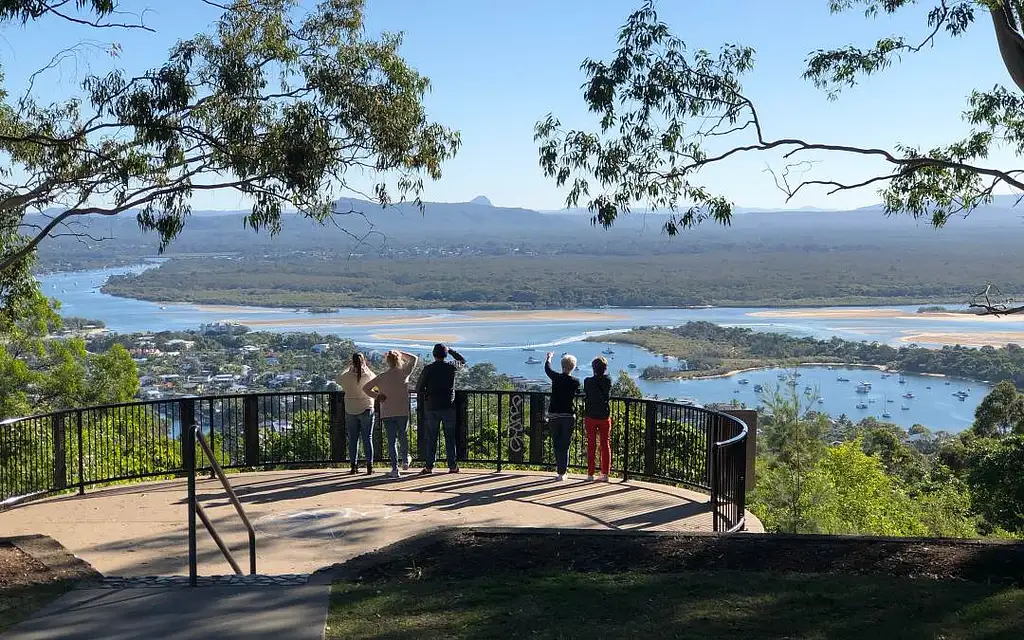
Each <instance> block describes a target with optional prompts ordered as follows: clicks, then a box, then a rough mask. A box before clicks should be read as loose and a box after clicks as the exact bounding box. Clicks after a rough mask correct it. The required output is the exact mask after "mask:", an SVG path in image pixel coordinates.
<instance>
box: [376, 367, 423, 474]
mask: <svg viewBox="0 0 1024 640" xmlns="http://www.w3.org/2000/svg"><path fill="white" fill-rule="evenodd" d="M384 360H385V361H386V362H387V363H388V370H387V371H385V372H384V373H382V374H380V375H379V376H377V377H376V378H374V379H372V380H370V381H369V382H367V383H366V384H364V385H363V392H364V393H366V394H367V395H369V396H370V397H375V398H376V399H377V400H379V401H380V419H381V422H382V423H384V430H385V432H386V433H387V435H388V451H389V452H390V453H391V473H390V474H389V475H390V476H391V477H392V478H397V477H399V476H400V475H401V472H400V471H399V470H398V469H399V466H401V468H402V469H404V470H408V469H409V413H410V410H409V409H410V403H409V376H410V375H412V372H413V369H415V368H416V363H417V362H419V360H420V359H419V358H417V357H416V356H414V355H413V354H411V353H407V352H405V351H388V352H387V353H386V354H384ZM399 460H401V462H399Z"/></svg>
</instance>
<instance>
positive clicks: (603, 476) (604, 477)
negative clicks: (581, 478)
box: [597, 473, 608, 482]
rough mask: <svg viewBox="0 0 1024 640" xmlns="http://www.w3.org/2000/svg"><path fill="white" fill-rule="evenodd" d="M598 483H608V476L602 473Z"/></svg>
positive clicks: (598, 477)
mask: <svg viewBox="0 0 1024 640" xmlns="http://www.w3.org/2000/svg"><path fill="white" fill-rule="evenodd" d="M597 481H598V482H608V476H607V475H605V474H603V473H602V474H601V475H599V476H597Z"/></svg>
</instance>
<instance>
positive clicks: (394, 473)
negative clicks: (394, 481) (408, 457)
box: [388, 469, 402, 478]
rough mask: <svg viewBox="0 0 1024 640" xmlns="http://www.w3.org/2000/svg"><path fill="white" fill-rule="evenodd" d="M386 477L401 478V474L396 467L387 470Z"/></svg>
mask: <svg viewBox="0 0 1024 640" xmlns="http://www.w3.org/2000/svg"><path fill="white" fill-rule="evenodd" d="M388 477H389V478H401V477H402V474H401V473H399V471H398V469H392V470H391V471H389V472H388Z"/></svg>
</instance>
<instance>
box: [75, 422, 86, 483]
mask: <svg viewBox="0 0 1024 640" xmlns="http://www.w3.org/2000/svg"><path fill="white" fill-rule="evenodd" d="M75 422H77V423H78V427H77V429H78V495H80V496H84V495H85V452H84V451H83V450H82V441H83V440H84V438H83V437H82V410H81V409H79V410H78V411H76V412H75Z"/></svg>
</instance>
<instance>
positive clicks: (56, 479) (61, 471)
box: [50, 413, 68, 491]
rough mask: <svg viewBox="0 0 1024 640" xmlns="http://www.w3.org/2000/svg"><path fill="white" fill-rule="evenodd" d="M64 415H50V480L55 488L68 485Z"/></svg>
mask: <svg viewBox="0 0 1024 640" xmlns="http://www.w3.org/2000/svg"><path fill="white" fill-rule="evenodd" d="M64 415H65V414H63V413H55V414H53V415H52V416H50V436H51V437H52V438H53V442H51V443H50V444H51V448H52V449H53V475H52V476H51V477H50V482H51V483H52V486H53V488H54V489H56V490H58V491H59V490H61V489H65V488H67V486H68V459H67V450H66V447H65V446H64Z"/></svg>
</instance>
